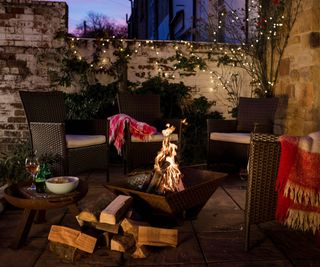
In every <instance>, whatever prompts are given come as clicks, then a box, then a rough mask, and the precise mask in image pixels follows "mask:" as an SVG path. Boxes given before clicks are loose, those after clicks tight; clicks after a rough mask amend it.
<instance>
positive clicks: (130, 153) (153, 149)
mask: <svg viewBox="0 0 320 267" xmlns="http://www.w3.org/2000/svg"><path fill="white" fill-rule="evenodd" d="M117 100H118V107H119V113H123V114H127V115H129V116H130V117H132V118H134V119H136V120H137V121H141V122H145V123H148V124H149V125H152V126H154V127H156V128H157V130H158V132H159V133H161V130H163V129H165V128H166V124H167V123H169V124H170V125H174V126H175V127H176V130H175V133H174V134H173V135H172V138H171V140H172V142H174V143H176V144H178V140H179V137H180V136H178V134H179V133H180V127H181V125H180V123H181V120H179V119H163V118H162V116H161V111H160V96H159V95H156V94H132V93H119V94H118V95H117ZM176 133H178V134H176ZM162 140H163V136H162V134H156V135H153V136H152V138H151V140H150V141H141V140H137V139H135V138H132V137H131V135H130V131H129V127H126V133H125V146H124V149H123V159H124V173H125V174H126V173H128V172H131V171H132V170H134V169H137V168H145V167H150V166H152V167H153V164H154V160H155V157H156V155H157V153H158V151H159V150H160V149H161V147H162Z"/></svg>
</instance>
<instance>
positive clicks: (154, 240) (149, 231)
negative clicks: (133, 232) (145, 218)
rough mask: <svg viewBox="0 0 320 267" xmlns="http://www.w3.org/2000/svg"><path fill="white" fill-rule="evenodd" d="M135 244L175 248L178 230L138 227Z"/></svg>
mask: <svg viewBox="0 0 320 267" xmlns="http://www.w3.org/2000/svg"><path fill="white" fill-rule="evenodd" d="M137 244H138V245H150V246H172V247H176V246H177V245H178V230H177V229H167V228H158V227H151V226H139V227H138V242H137Z"/></svg>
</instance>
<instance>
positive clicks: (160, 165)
mask: <svg viewBox="0 0 320 267" xmlns="http://www.w3.org/2000/svg"><path fill="white" fill-rule="evenodd" d="M166 126H167V128H166V129H165V130H163V131H162V134H163V135H164V139H163V141H162V148H161V150H160V151H159V152H158V155H157V156H156V158H155V164H154V170H155V172H157V173H159V174H160V173H162V178H161V182H160V185H159V187H158V189H157V191H158V192H160V193H163V192H166V191H173V192H177V191H182V190H184V186H183V183H182V180H181V178H182V174H181V172H180V170H179V165H178V163H176V162H175V158H176V156H177V145H175V144H173V143H171V142H170V136H171V134H172V133H173V132H174V130H175V127H174V126H170V125H166Z"/></svg>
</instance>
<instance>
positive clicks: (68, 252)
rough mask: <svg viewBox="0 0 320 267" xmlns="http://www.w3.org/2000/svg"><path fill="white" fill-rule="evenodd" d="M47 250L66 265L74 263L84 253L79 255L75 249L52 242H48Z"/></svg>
mask: <svg viewBox="0 0 320 267" xmlns="http://www.w3.org/2000/svg"><path fill="white" fill-rule="evenodd" d="M49 250H50V251H51V252H52V253H54V254H56V255H57V256H58V257H59V258H60V259H61V260H62V261H63V262H66V263H74V262H75V261H76V260H78V259H79V258H80V257H81V256H82V253H83V254H85V252H82V253H81V251H80V250H79V249H77V248H75V247H71V246H68V245H66V244H62V243H58V242H54V241H49Z"/></svg>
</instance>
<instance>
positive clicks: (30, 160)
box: [25, 156, 40, 189]
mask: <svg viewBox="0 0 320 267" xmlns="http://www.w3.org/2000/svg"><path fill="white" fill-rule="evenodd" d="M25 167H26V171H27V172H28V173H30V174H31V176H32V185H31V189H35V188H36V185H35V179H36V176H37V174H38V172H39V170H40V164H39V161H38V158H37V157H35V156H30V157H27V158H26V160H25Z"/></svg>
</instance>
